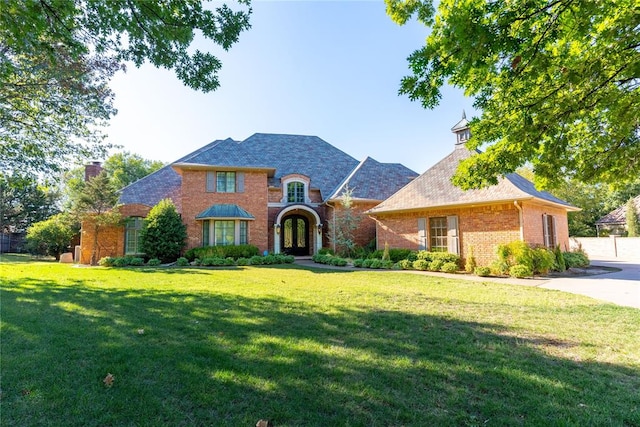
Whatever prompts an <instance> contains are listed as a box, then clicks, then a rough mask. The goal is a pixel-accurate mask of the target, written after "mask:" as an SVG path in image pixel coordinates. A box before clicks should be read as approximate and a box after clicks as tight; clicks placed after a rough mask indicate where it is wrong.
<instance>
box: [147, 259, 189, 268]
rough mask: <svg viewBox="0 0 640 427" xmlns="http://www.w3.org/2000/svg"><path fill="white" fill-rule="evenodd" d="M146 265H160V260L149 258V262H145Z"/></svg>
mask: <svg viewBox="0 0 640 427" xmlns="http://www.w3.org/2000/svg"><path fill="white" fill-rule="evenodd" d="M184 259H185V260H186V258H184ZM147 265H148V266H151V267H156V266H158V265H160V260H159V259H158V258H151V259H150V260H149V262H147Z"/></svg>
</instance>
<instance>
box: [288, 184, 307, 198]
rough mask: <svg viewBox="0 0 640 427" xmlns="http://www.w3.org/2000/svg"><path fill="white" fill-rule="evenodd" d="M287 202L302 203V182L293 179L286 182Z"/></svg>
mask: <svg viewBox="0 0 640 427" xmlns="http://www.w3.org/2000/svg"><path fill="white" fill-rule="evenodd" d="M287 203H304V182H300V181H293V182H290V183H288V184H287Z"/></svg>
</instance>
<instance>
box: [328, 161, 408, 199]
mask: <svg viewBox="0 0 640 427" xmlns="http://www.w3.org/2000/svg"><path fill="white" fill-rule="evenodd" d="M417 176H418V174H417V173H416V172H414V171H412V170H411V169H409V168H407V167H406V166H404V165H402V164H400V163H380V162H378V161H376V160H374V159H372V158H371V157H367V158H366V159H364V160H363V161H362V162H360V164H359V165H358V166H357V167H356V168H355V169H354V170H353V171H352V172H351V174H350V175H349V176H348V177H347V178H346V179H345V180H344V181H343V182H342V183H341V184H340V186H339V187H338V188H337V189H336V190H335V191H334V192H333V194H332V195H331V197H330V199H337V198H340V197H341V195H342V194H343V192H344V190H345V188H346V187H347V186H348V187H349V188H350V189H351V190H352V197H353V198H355V199H367V200H384V199H386V198H387V197H389V196H391V195H392V194H393V193H395V192H396V191H398V189H400V188H402V187H404V186H405V185H407V184H408V183H409V182H411V180H413V179H414V178H415V177H417Z"/></svg>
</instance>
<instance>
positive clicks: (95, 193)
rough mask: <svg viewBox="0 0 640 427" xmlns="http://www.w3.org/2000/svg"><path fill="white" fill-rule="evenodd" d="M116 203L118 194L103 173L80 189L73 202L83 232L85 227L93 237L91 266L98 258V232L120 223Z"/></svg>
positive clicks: (120, 219)
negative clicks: (80, 191)
mask: <svg viewBox="0 0 640 427" xmlns="http://www.w3.org/2000/svg"><path fill="white" fill-rule="evenodd" d="M117 203H118V192H117V191H116V190H115V188H113V186H112V185H111V183H110V182H109V177H108V176H107V174H106V173H105V172H104V171H102V172H101V173H100V174H99V175H98V176H96V177H93V178H91V179H90V180H89V181H87V183H86V184H85V185H84V186H83V188H82V193H80V195H79V197H78V199H77V200H76V201H75V205H74V209H73V212H74V213H75V214H76V216H77V217H78V218H79V219H80V221H82V222H83V230H84V229H85V227H86V229H90V230H91V232H92V235H93V241H92V246H91V260H90V263H91V265H96V264H97V262H98V259H99V256H100V254H99V251H98V242H99V240H100V239H99V234H100V231H102V230H103V229H104V228H106V227H110V226H114V225H118V224H120V222H121V221H122V218H121V216H120V213H119V212H118V206H117ZM83 232H84V231H83Z"/></svg>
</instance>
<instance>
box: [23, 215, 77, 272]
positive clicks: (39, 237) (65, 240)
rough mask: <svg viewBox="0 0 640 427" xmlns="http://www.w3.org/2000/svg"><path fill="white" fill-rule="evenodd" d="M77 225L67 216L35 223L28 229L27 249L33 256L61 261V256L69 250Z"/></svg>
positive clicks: (53, 217) (54, 216)
mask: <svg viewBox="0 0 640 427" xmlns="http://www.w3.org/2000/svg"><path fill="white" fill-rule="evenodd" d="M77 231H78V227H77V225H76V224H75V223H74V221H73V219H72V218H71V217H70V216H69V215H67V214H57V215H53V216H52V217H50V218H49V219H46V220H44V221H40V222H35V223H33V224H31V226H30V227H29V228H28V229H27V236H26V241H27V245H26V248H27V250H28V251H29V253H31V254H33V255H51V256H54V257H55V258H56V261H58V260H60V254H62V253H64V252H65V251H67V250H68V248H69V245H70V244H71V239H72V238H73V235H74V234H76V232H77Z"/></svg>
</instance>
